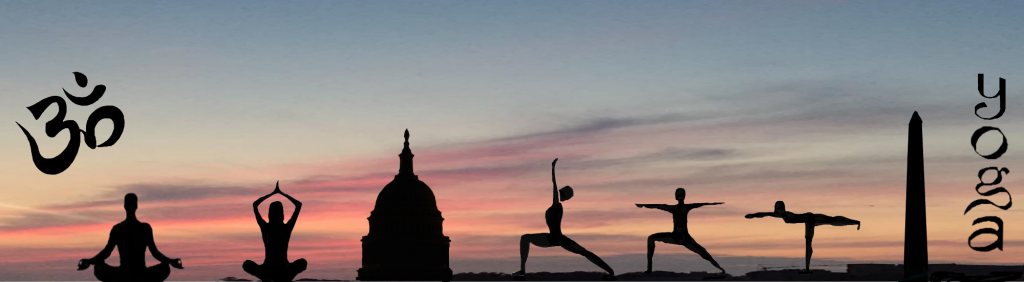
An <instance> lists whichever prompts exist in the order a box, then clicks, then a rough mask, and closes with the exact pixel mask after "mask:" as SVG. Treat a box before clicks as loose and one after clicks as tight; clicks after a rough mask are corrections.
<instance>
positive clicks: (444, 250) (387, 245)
mask: <svg viewBox="0 0 1024 282" xmlns="http://www.w3.org/2000/svg"><path fill="white" fill-rule="evenodd" d="M398 156H399V158H400V159H401V163H400V166H399V169H398V175H395V179H394V180H392V181H391V183H388V185H386V186H384V189H382V190H381V191H380V194H378V195H377V203H376V204H375V205H374V208H373V211H371V212H370V217H367V218H366V219H367V220H369V223H370V230H369V233H368V234H366V236H363V239H362V240H360V241H361V242H362V244H363V266H362V268H359V270H358V271H357V273H358V275H357V276H356V280H361V281H378V280H383V281H399V280H413V281H451V280H452V269H451V268H449V267H448V258H449V257H448V251H449V247H450V246H451V239H450V238H448V236H444V232H443V231H444V228H443V226H442V223H443V222H444V218H443V217H441V211H440V210H438V209H437V200H436V199H435V198H434V192H433V191H431V190H430V186H427V184H426V183H423V181H420V179H419V177H418V176H416V174H414V173H413V172H412V157H413V155H412V151H410V150H409V130H406V131H405V148H404V149H402V154H400V155H398Z"/></svg>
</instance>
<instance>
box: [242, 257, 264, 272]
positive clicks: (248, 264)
mask: <svg viewBox="0 0 1024 282" xmlns="http://www.w3.org/2000/svg"><path fill="white" fill-rule="evenodd" d="M259 268H260V265H259V264H257V263H256V262H255V261H251V260H246V261H245V262H243V263H242V270H245V272H248V273H249V274H253V273H256V272H257V271H258V270H259Z"/></svg>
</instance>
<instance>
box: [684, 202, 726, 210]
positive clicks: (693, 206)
mask: <svg viewBox="0 0 1024 282" xmlns="http://www.w3.org/2000/svg"><path fill="white" fill-rule="evenodd" d="M721 204H724V203H723V202H714V203H694V204H689V206H690V207H691V208H694V209H695V208H699V207H703V206H714V205H721Z"/></svg>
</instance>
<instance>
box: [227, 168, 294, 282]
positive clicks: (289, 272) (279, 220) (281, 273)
mask: <svg viewBox="0 0 1024 282" xmlns="http://www.w3.org/2000/svg"><path fill="white" fill-rule="evenodd" d="M278 184H280V182H278ZM274 194H281V196H284V197H285V198H288V200H289V201H292V204H293V205H295V211H294V212H292V218H291V219H289V220H288V223H285V222H284V207H283V206H282V205H281V202H279V201H274V202H273V203H270V218H269V219H270V222H267V221H264V220H263V216H261V215H260V204H261V203H263V201H264V200H266V199H267V198H270V196H273V195H274ZM300 210H302V203H301V202H299V201H298V200H296V199H295V198H292V196H289V195H288V194H285V193H284V192H281V186H280V185H275V187H274V192H270V194H267V195H266V196H263V197H260V198H259V199H257V200H256V201H255V202H253V203H252V211H253V213H255V214H256V222H257V223H259V224H260V232H261V233H263V247H264V249H265V250H266V253H265V254H264V258H263V264H262V265H261V264H256V262H254V261H251V260H246V261H245V263H242V269H244V270H245V272H247V273H249V274H252V276H256V278H259V279H260V281H263V282H269V281H274V282H288V281H292V279H294V278H295V276H296V275H299V273H300V272H302V271H305V270H306V259H302V258H300V259H297V260H295V262H288V240H289V239H291V236H292V229H294V228H295V220H297V219H298V218H299V211H300Z"/></svg>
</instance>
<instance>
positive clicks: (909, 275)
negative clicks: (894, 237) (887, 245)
mask: <svg viewBox="0 0 1024 282" xmlns="http://www.w3.org/2000/svg"><path fill="white" fill-rule="evenodd" d="M922 147H923V146H922V138H921V116H919V115H917V112H914V116H913V117H911V118H910V131H909V135H908V142H907V213H906V223H905V224H904V225H905V228H906V229H905V230H904V237H903V279H901V280H900V281H927V280H928V228H927V226H926V220H925V201H924V149H923V148H922Z"/></svg>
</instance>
